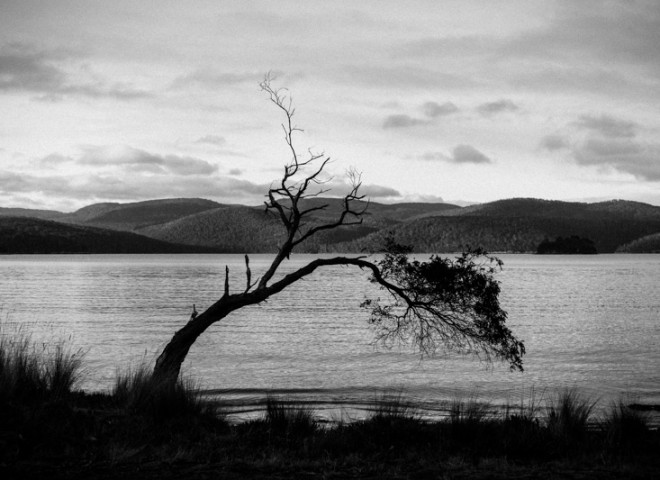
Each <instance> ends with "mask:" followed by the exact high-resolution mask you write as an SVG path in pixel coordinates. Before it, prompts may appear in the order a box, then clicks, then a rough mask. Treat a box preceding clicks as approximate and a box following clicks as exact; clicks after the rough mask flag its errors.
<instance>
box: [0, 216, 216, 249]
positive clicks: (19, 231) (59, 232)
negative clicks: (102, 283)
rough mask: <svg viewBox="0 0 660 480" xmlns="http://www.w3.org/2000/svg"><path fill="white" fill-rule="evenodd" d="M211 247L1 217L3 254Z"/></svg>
mask: <svg viewBox="0 0 660 480" xmlns="http://www.w3.org/2000/svg"><path fill="white" fill-rule="evenodd" d="M211 251H217V250H215V249H211V248H200V247H192V246H189V245H174V244H171V243H167V242H162V241H160V240H154V239H152V238H147V237H143V236H141V235H137V234H134V233H129V232H115V231H112V230H104V229H100V228H94V227H80V226H73V225H67V224H64V223H59V222H54V221H51V220H42V219H38V218H25V217H0V253H1V254H20V253H30V254H31V253H200V252H211Z"/></svg>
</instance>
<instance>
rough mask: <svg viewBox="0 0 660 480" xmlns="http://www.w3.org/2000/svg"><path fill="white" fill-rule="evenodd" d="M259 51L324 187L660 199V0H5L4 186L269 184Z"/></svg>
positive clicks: (85, 193)
mask: <svg viewBox="0 0 660 480" xmlns="http://www.w3.org/2000/svg"><path fill="white" fill-rule="evenodd" d="M268 71H272V72H274V73H275V74H276V76H277V79H276V80H275V86H278V87H287V88H288V89H289V90H290V92H291V93H292V95H293V99H294V103H295V106H296V108H297V111H296V123H297V125H298V126H299V127H301V128H304V130H305V132H304V135H300V136H299V137H298V138H297V142H298V147H299V149H300V150H301V151H302V152H306V151H307V148H308V147H309V148H312V149H313V151H324V152H325V153H327V154H328V155H329V156H331V157H332V159H333V162H332V163H331V165H330V167H329V169H328V173H329V174H330V175H332V179H331V183H330V184H329V185H331V186H334V187H335V191H338V192H340V191H341V186H342V184H343V183H344V175H345V172H346V170H347V169H349V168H351V167H354V168H356V169H357V170H358V171H360V172H362V175H363V183H364V193H367V194H368V195H369V196H370V198H371V199H372V200H373V201H377V202H383V201H385V202H392V201H440V200H444V201H450V202H451V201H457V200H463V201H470V202H487V201H492V200H498V199H503V198H512V197H536V198H546V199H557V200H581V201H582V200H584V201H596V200H603V199H613V198H622V199H627V200H638V201H644V202H648V203H652V204H655V205H660V2H658V1H656V0H648V1H611V2H610V1H588V0H581V1H556V2H553V1H548V0H539V1H530V0H523V1H504V0H502V1H491V0H483V1H466V0H456V1H447V0H437V1H436V0H428V1H421V0H420V1H411V0H406V1H402V0H396V1H373V2H369V1H361V2H353V1H310V0H305V1H302V0H301V1H283V0H278V1H276V2H275V1H241V2H238V1H232V2H230V1H216V0H213V1H212V0H209V1H201V0H199V1H198V0H195V1H185V2H184V1H153V2H146V1H145V2H142V1H140V2H137V1H117V0H113V1H105V0H103V1H92V0H86V1H83V0H80V1H68V0H52V1H31V0H0V206H3V207H28V208H49V209H58V210H64V211H70V210H74V209H76V208H79V207H82V206H84V205H87V204H90V203H95V202H102V201H119V202H128V201H136V200H146V199H154V198H171V197H202V198H208V199H213V200H217V201H220V202H227V203H243V204H251V205H257V204H259V203H261V202H262V201H263V195H264V193H265V190H266V189H267V188H268V185H269V184H270V182H271V181H273V180H276V179H277V178H278V176H279V175H280V174H281V171H282V166H283V164H284V163H286V162H287V161H288V160H289V158H288V156H287V150H286V148H285V147H286V145H285V144H284V142H283V139H282V130H281V127H280V123H281V121H282V118H281V116H280V115H279V113H280V112H278V111H277V109H276V108H274V107H273V106H272V105H271V104H269V102H268V100H267V96H266V95H265V94H264V93H263V92H261V91H260V90H259V86H258V84H259V82H260V81H261V80H262V79H263V77H264V74H265V73H266V72H268Z"/></svg>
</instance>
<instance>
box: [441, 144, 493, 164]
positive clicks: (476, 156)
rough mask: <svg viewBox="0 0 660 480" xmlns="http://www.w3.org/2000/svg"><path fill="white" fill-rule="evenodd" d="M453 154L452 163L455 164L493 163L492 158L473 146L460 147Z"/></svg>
mask: <svg viewBox="0 0 660 480" xmlns="http://www.w3.org/2000/svg"><path fill="white" fill-rule="evenodd" d="M452 153H453V155H452V157H451V161H452V162H454V163H476V164H479V163H493V161H492V160H491V159H490V158H488V157H487V156H486V155H484V154H483V153H481V152H480V151H479V150H477V149H476V148H474V147H473V146H471V145H458V146H456V148H454V151H453V152H452Z"/></svg>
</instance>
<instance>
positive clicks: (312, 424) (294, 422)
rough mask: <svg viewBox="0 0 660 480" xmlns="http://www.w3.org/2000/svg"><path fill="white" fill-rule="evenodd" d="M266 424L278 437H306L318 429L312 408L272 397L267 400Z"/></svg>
mask: <svg viewBox="0 0 660 480" xmlns="http://www.w3.org/2000/svg"><path fill="white" fill-rule="evenodd" d="M265 422H266V425H267V426H268V429H269V431H270V433H271V434H273V435H276V436H281V435H285V436H291V437H306V436H309V435H311V434H313V433H314V432H316V430H317V429H318V425H317V422H316V420H315V418H314V411H313V410H312V409H311V408H308V407H305V406H302V405H295V404H292V403H291V402H288V401H286V400H280V399H277V398H275V397H271V396H269V397H268V398H266V415H265Z"/></svg>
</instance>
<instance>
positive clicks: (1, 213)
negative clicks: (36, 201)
mask: <svg viewBox="0 0 660 480" xmlns="http://www.w3.org/2000/svg"><path fill="white" fill-rule="evenodd" d="M65 215H66V214H65V213H62V212H58V211H55V210H33V209H31V208H4V207H0V217H27V218H41V219H44V220H56V219H58V218H61V217H64V216H65Z"/></svg>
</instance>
